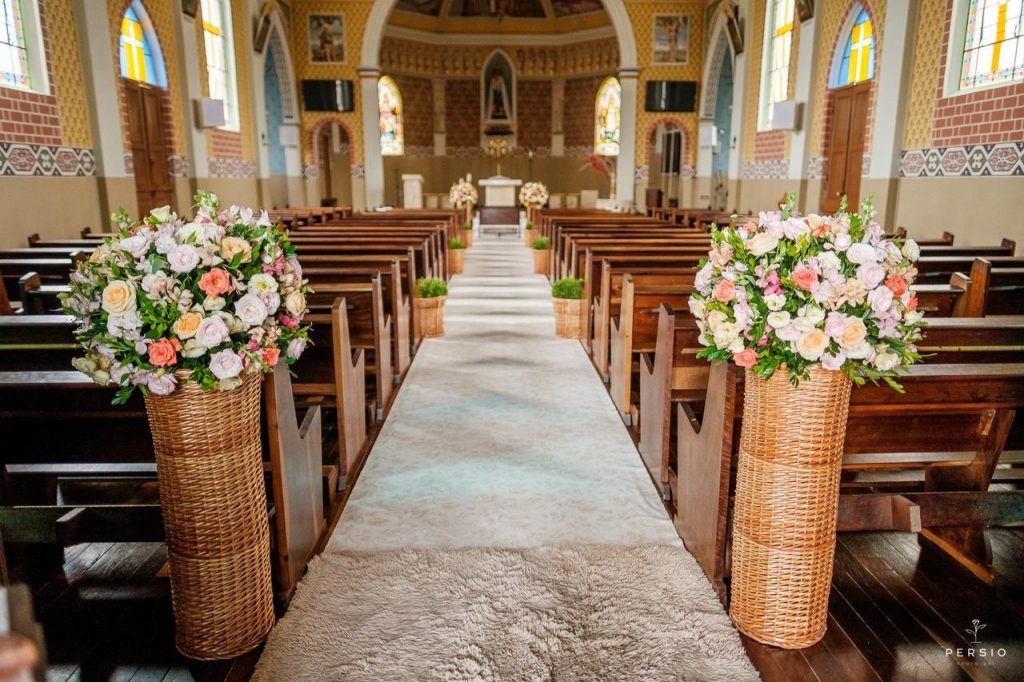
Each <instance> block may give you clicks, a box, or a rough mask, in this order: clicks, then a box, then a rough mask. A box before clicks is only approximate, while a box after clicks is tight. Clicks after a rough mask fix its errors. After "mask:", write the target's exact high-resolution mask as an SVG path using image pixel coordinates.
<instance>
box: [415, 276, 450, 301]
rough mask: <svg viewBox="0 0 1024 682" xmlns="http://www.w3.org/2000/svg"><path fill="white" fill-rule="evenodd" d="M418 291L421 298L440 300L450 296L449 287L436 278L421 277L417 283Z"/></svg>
mask: <svg viewBox="0 0 1024 682" xmlns="http://www.w3.org/2000/svg"><path fill="white" fill-rule="evenodd" d="M416 290H417V292H418V293H419V296H420V298H440V297H441V296H447V295H448V285H447V284H445V282H444V280H440V279H437V278H436V277H421V278H420V280H419V281H418V282H416Z"/></svg>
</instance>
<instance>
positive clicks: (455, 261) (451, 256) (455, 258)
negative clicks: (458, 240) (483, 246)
mask: <svg viewBox="0 0 1024 682" xmlns="http://www.w3.org/2000/svg"><path fill="white" fill-rule="evenodd" d="M465 267H466V250H465V249H448V268H449V269H450V270H451V271H452V273H451V274H453V275H461V274H462V272H463V270H464V269H465Z"/></svg>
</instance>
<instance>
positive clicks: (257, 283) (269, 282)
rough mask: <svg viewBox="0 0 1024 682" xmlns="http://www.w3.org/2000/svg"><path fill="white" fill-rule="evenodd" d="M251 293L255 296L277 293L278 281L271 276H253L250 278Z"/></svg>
mask: <svg viewBox="0 0 1024 682" xmlns="http://www.w3.org/2000/svg"><path fill="white" fill-rule="evenodd" d="M249 291H251V292H253V293H255V294H259V293H263V292H265V291H277V280H276V279H274V278H273V277H271V276H270V275H265V274H258V275H253V276H252V277H250V278H249Z"/></svg>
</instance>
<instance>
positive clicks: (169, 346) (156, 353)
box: [147, 339, 178, 367]
mask: <svg viewBox="0 0 1024 682" xmlns="http://www.w3.org/2000/svg"><path fill="white" fill-rule="evenodd" d="M147 352H148V354H149V361H150V362H151V363H153V364H154V365H156V366H157V367H167V366H168V365H173V364H174V363H176V362H177V361H178V351H176V350H175V349H174V344H173V343H171V341H170V339H160V340H159V341H154V342H153V343H151V344H149V350H148V351H147Z"/></svg>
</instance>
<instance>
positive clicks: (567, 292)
mask: <svg viewBox="0 0 1024 682" xmlns="http://www.w3.org/2000/svg"><path fill="white" fill-rule="evenodd" d="M551 300H552V302H553V303H554V304H555V334H557V335H558V336H560V337H561V338H563V339H578V338H580V335H581V333H582V328H583V325H582V316H583V280H582V279H578V278H576V277H565V278H563V279H560V280H558V281H557V282H555V283H554V285H553V286H552V287H551Z"/></svg>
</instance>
